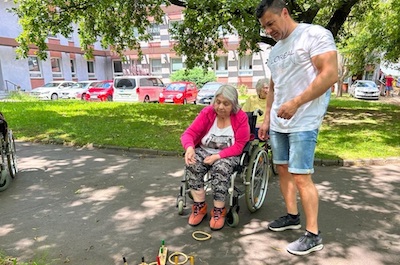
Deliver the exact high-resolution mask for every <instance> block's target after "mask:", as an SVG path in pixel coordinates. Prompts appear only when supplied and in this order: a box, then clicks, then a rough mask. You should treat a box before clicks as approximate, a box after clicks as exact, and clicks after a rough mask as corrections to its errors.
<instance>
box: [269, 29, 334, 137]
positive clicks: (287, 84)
mask: <svg viewBox="0 0 400 265" xmlns="http://www.w3.org/2000/svg"><path fill="white" fill-rule="evenodd" d="M328 51H336V45H335V41H334V39H333V36H332V34H331V32H330V31H328V30H327V29H325V28H323V27H321V26H317V25H310V24H302V23H300V24H298V26H297V27H296V29H295V30H294V31H293V32H292V33H291V34H290V35H289V36H288V37H287V38H286V39H283V40H280V41H278V42H277V43H276V44H275V46H274V47H273V48H272V50H271V53H270V55H269V59H268V67H269V69H270V70H271V77H272V80H273V82H274V91H275V92H274V102H273V104H272V108H271V117H270V122H271V123H270V129H271V130H274V131H278V132H282V133H290V132H298V131H311V130H314V129H318V128H319V127H320V125H321V122H322V119H323V117H324V114H325V112H326V108H327V106H328V103H329V100H328V99H329V95H328V93H330V89H329V90H327V94H325V95H322V96H320V97H319V98H316V99H314V100H313V101H310V102H307V103H305V104H304V105H302V106H300V108H299V109H298V110H297V112H296V113H295V115H294V116H293V117H292V118H291V119H289V120H285V119H282V118H278V116H277V112H278V109H279V107H280V106H281V105H282V104H283V103H285V102H287V101H289V100H291V99H293V98H294V97H296V96H297V95H299V94H301V93H302V92H303V91H304V90H305V89H306V88H307V87H308V86H309V84H311V83H312V81H313V80H314V79H315V77H316V76H317V69H316V68H315V67H314V66H313V64H312V62H311V58H312V57H314V56H316V55H319V54H322V53H325V52H328ZM326 89H328V88H326Z"/></svg>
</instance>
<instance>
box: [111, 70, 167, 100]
mask: <svg viewBox="0 0 400 265" xmlns="http://www.w3.org/2000/svg"><path fill="white" fill-rule="evenodd" d="M164 87H165V85H164V83H163V82H162V81H161V79H159V78H158V77H154V76H140V75H138V76H118V77H116V78H115V79H114V101H119V102H158V100H159V96H160V93H161V92H162V91H163V89H164Z"/></svg>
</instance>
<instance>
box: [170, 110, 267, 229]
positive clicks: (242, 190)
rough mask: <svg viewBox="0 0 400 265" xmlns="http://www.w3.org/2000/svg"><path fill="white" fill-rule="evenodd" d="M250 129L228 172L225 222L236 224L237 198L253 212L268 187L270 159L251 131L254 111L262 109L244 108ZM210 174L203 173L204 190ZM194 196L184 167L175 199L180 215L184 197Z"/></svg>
mask: <svg viewBox="0 0 400 265" xmlns="http://www.w3.org/2000/svg"><path fill="white" fill-rule="evenodd" d="M246 114H247V116H248V120H249V125H250V130H251V140H250V141H249V142H247V144H246V146H245V147H244V149H243V152H242V154H241V155H240V163H239V165H238V166H236V168H235V169H234V173H233V174H232V176H231V180H230V187H229V189H228V194H229V196H228V197H229V210H228V212H227V215H226V219H225V220H226V221H225V222H226V224H227V225H228V226H230V227H236V226H237V225H238V224H239V214H238V213H239V210H240V206H239V200H240V199H241V198H243V197H244V198H245V203H246V206H247V209H248V210H249V211H250V212H251V213H253V212H256V211H257V210H258V209H260V208H261V206H262V204H263V203H264V199H265V196H266V195H267V191H268V181H269V178H270V175H271V163H270V158H269V157H268V155H269V153H268V149H267V148H266V147H265V145H262V144H260V141H259V140H258V139H255V137H254V132H255V126H256V121H257V115H262V111H261V110H258V109H257V110H255V111H254V112H246ZM210 182H211V180H210V175H209V173H207V174H206V175H205V176H204V183H205V184H204V189H205V190H206V194H207V193H209V192H210V191H211V183H210ZM188 197H189V198H190V199H193V198H192V195H191V193H190V189H189V187H188V180H187V175H186V169H185V172H184V175H183V178H182V180H181V185H180V190H179V194H178V196H177V200H176V207H177V208H178V214H179V215H182V214H183V212H184V209H185V207H186V203H187V198H188Z"/></svg>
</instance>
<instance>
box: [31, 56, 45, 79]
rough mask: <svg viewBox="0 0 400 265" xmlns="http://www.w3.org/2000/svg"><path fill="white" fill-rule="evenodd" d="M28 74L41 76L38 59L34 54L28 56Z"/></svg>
mask: <svg viewBox="0 0 400 265" xmlns="http://www.w3.org/2000/svg"><path fill="white" fill-rule="evenodd" d="M28 66H29V76H30V77H33V78H41V77H42V72H41V71H40V65H39V60H38V58H37V57H36V56H29V57H28Z"/></svg>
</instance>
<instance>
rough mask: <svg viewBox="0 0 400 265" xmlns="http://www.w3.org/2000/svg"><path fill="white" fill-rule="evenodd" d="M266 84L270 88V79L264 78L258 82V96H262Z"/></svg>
mask: <svg viewBox="0 0 400 265" xmlns="http://www.w3.org/2000/svg"><path fill="white" fill-rule="evenodd" d="M264 84H267V85H268V86H269V78H262V79H260V80H258V82H257V84H256V92H257V95H260V94H261V90H262V89H263V86H264Z"/></svg>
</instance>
